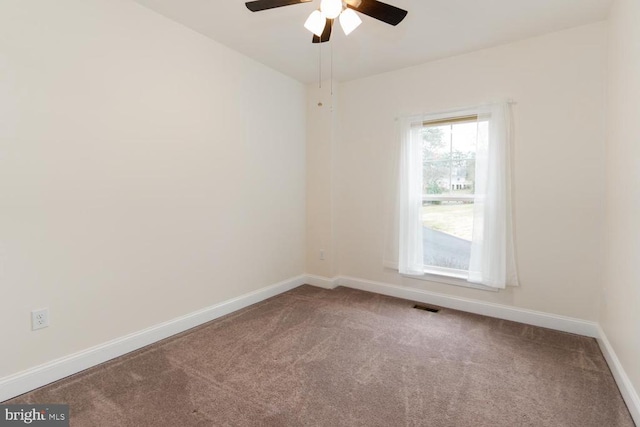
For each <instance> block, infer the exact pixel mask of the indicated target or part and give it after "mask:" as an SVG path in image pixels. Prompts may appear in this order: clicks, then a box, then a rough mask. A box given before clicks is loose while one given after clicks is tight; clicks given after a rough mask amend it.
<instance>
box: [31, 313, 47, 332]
mask: <svg viewBox="0 0 640 427" xmlns="http://www.w3.org/2000/svg"><path fill="white" fill-rule="evenodd" d="M47 326H49V309H48V308H41V309H40V310H33V311H32V312H31V330H32V331H35V330H37V329H42V328H46V327H47Z"/></svg>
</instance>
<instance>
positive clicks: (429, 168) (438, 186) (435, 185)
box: [423, 160, 451, 194]
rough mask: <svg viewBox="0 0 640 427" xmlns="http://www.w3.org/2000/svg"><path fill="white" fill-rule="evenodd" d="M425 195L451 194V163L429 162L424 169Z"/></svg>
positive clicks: (446, 161) (425, 163)
mask: <svg viewBox="0 0 640 427" xmlns="http://www.w3.org/2000/svg"><path fill="white" fill-rule="evenodd" d="M423 185H424V194H443V193H449V189H450V188H451V162H450V161H448V160H445V161H427V162H424V167H423Z"/></svg>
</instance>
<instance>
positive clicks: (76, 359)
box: [0, 276, 307, 402]
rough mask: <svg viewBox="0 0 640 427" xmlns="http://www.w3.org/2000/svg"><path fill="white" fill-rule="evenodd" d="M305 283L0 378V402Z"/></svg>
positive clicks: (264, 291) (277, 287)
mask: <svg viewBox="0 0 640 427" xmlns="http://www.w3.org/2000/svg"><path fill="white" fill-rule="evenodd" d="M305 283H307V280H306V276H298V277H294V278H291V279H288V280H285V281H283V282H280V283H276V284H274V285H271V286H267V287H264V288H261V289H258V290H257V291H254V292H250V293H248V294H244V295H241V296H239V297H237V298H233V299H230V300H227V301H224V302H222V303H220V304H216V305H213V306H211V307H207V308H205V309H202V310H199V311H196V312H194V313H190V314H187V315H185V316H182V317H178V318H176V319H173V320H169V321H168V322H164V323H161V324H159V325H155V326H152V327H150V328H147V329H144V330H142V331H138V332H135V333H133V334H129V335H126V336H124V337H121V338H117V339H115V340H112V341H108V342H106V343H104V344H100V345H97V346H95V347H91V348H88V349H86V350H83V351H80V352H78V353H74V354H71V355H69V356H65V357H62V358H60V359H56V360H53V361H51V362H48V363H45V364H43V365H40V366H36V367H34V368H31V369H28V370H26V371H23V372H19V373H17V374H14V375H10V376H8V377H4V378H0V402H3V401H5V400H8V399H11V398H13V397H16V396H19V395H21V394H23V393H26V392H28V391H31V390H34V389H36V388H38V387H42V386H44V385H46V384H49V383H52V382H54V381H57V380H59V379H62V378H65V377H68V376H69V375H72V374H75V373H78V372H80V371H83V370H85V369H87V368H90V367H92V366H96V365H98V364H100V363H103V362H106V361H108V360H111V359H113V358H116V357H118V356H122V355H124V354H127V353H130V352H132V351H134V350H138V349H140V348H142V347H144V346H147V345H149V344H153V343H155V342H157V341H160V340H163V339H165V338H168V337H170V336H172V335H175V334H178V333H180V332H184V331H186V330H188V329H191V328H193V327H195V326H199V325H202V324H203V323H206V322H209V321H211V320H214V319H217V318H219V317H221V316H224V315H227V314H229V313H232V312H234V311H237V310H240V309H242V308H245V307H247V306H250V305H252V304H255V303H258V302H260V301H263V300H265V299H267V298H271V297H273V296H276V295H278V294H281V293H283V292H286V291H288V290H290V289H293V288H296V287H298V286H300V285H303V284H305Z"/></svg>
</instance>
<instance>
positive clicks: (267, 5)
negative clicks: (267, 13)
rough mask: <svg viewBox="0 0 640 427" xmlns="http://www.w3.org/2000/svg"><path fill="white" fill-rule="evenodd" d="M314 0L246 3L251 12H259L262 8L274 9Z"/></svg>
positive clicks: (277, 0) (256, 0) (259, 0)
mask: <svg viewBox="0 0 640 427" xmlns="http://www.w3.org/2000/svg"><path fill="white" fill-rule="evenodd" d="M310 1H313V0H255V1H248V2H246V3H245V5H246V6H247V9H249V10H250V11H251V12H259V11H261V10H267V9H273V8H276V7H282V6H291V5H293V4H299V3H309V2H310Z"/></svg>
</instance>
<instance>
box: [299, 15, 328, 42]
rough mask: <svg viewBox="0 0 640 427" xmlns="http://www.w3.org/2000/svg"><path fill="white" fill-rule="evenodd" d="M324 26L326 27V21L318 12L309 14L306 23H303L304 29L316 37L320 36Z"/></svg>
mask: <svg viewBox="0 0 640 427" xmlns="http://www.w3.org/2000/svg"><path fill="white" fill-rule="evenodd" d="M325 25H327V20H326V19H325V17H324V16H322V13H321V12H320V11H319V10H314V11H313V12H311V15H309V17H308V18H307V22H305V23H304V27H305V28H306V29H307V30H309V31H311V32H312V33H313V34H315V35H316V36H318V37H320V36H321V35H322V32H323V31H324V27H325Z"/></svg>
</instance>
